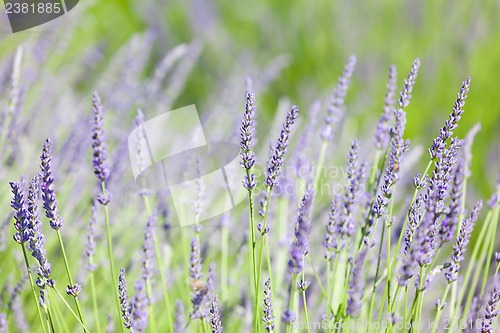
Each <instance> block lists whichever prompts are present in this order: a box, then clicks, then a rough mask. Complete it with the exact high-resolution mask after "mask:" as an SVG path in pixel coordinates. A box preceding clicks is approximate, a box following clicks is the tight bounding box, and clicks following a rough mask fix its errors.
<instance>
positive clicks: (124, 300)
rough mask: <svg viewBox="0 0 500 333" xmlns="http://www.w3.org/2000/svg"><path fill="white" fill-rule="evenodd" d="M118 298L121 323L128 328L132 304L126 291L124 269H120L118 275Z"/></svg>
mask: <svg viewBox="0 0 500 333" xmlns="http://www.w3.org/2000/svg"><path fill="white" fill-rule="evenodd" d="M118 298H119V301H120V308H121V312H122V318H123V325H124V326H125V327H126V328H128V329H130V328H131V327H132V305H131V304H130V299H129V297H128V292H127V278H126V277H125V270H124V269H123V268H122V269H120V275H119V276H118Z"/></svg>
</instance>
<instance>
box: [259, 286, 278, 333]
mask: <svg viewBox="0 0 500 333" xmlns="http://www.w3.org/2000/svg"><path fill="white" fill-rule="evenodd" d="M262 321H263V322H264V323H265V328H266V331H267V332H273V331H274V328H275V326H274V310H273V294H272V292H271V280H270V279H267V280H266V282H264V317H262Z"/></svg>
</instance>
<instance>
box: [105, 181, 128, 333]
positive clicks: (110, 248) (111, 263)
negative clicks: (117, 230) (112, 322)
mask: <svg viewBox="0 0 500 333" xmlns="http://www.w3.org/2000/svg"><path fill="white" fill-rule="evenodd" d="M101 190H102V194H103V195H105V194H106V185H105V184H104V182H101ZM103 206H104V219H105V222H106V240H107V243H108V257H109V267H110V270H111V281H112V283H113V290H114V293H115V302H116V309H117V311H118V319H119V320H120V329H121V331H122V333H125V329H124V326H123V319H122V312H121V307H120V300H119V297H118V286H117V284H116V279H115V272H116V271H115V261H114V259H113V244H112V241H111V228H110V226H109V209H108V206H107V205H103Z"/></svg>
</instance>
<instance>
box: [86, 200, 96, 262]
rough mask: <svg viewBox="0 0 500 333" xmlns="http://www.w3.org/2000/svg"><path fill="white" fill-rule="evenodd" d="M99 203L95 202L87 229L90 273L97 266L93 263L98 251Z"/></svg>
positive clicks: (87, 252) (87, 253)
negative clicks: (96, 239)
mask: <svg viewBox="0 0 500 333" xmlns="http://www.w3.org/2000/svg"><path fill="white" fill-rule="evenodd" d="M96 215H97V202H96V200H94V202H93V203H92V209H91V212H90V218H89V224H88V227H87V241H86V242H85V256H86V257H87V259H88V262H87V269H88V270H89V271H94V270H95V269H96V265H95V264H94V262H93V256H94V255H95V249H96V241H95V237H96V233H97V230H96V228H97V216H96Z"/></svg>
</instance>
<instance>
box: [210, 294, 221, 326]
mask: <svg viewBox="0 0 500 333" xmlns="http://www.w3.org/2000/svg"><path fill="white" fill-rule="evenodd" d="M218 304H219V299H218V298H217V296H215V298H214V299H213V300H212V304H211V306H210V326H211V327H212V333H222V322H221V320H220V315H219V309H218V308H217V306H218Z"/></svg>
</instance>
